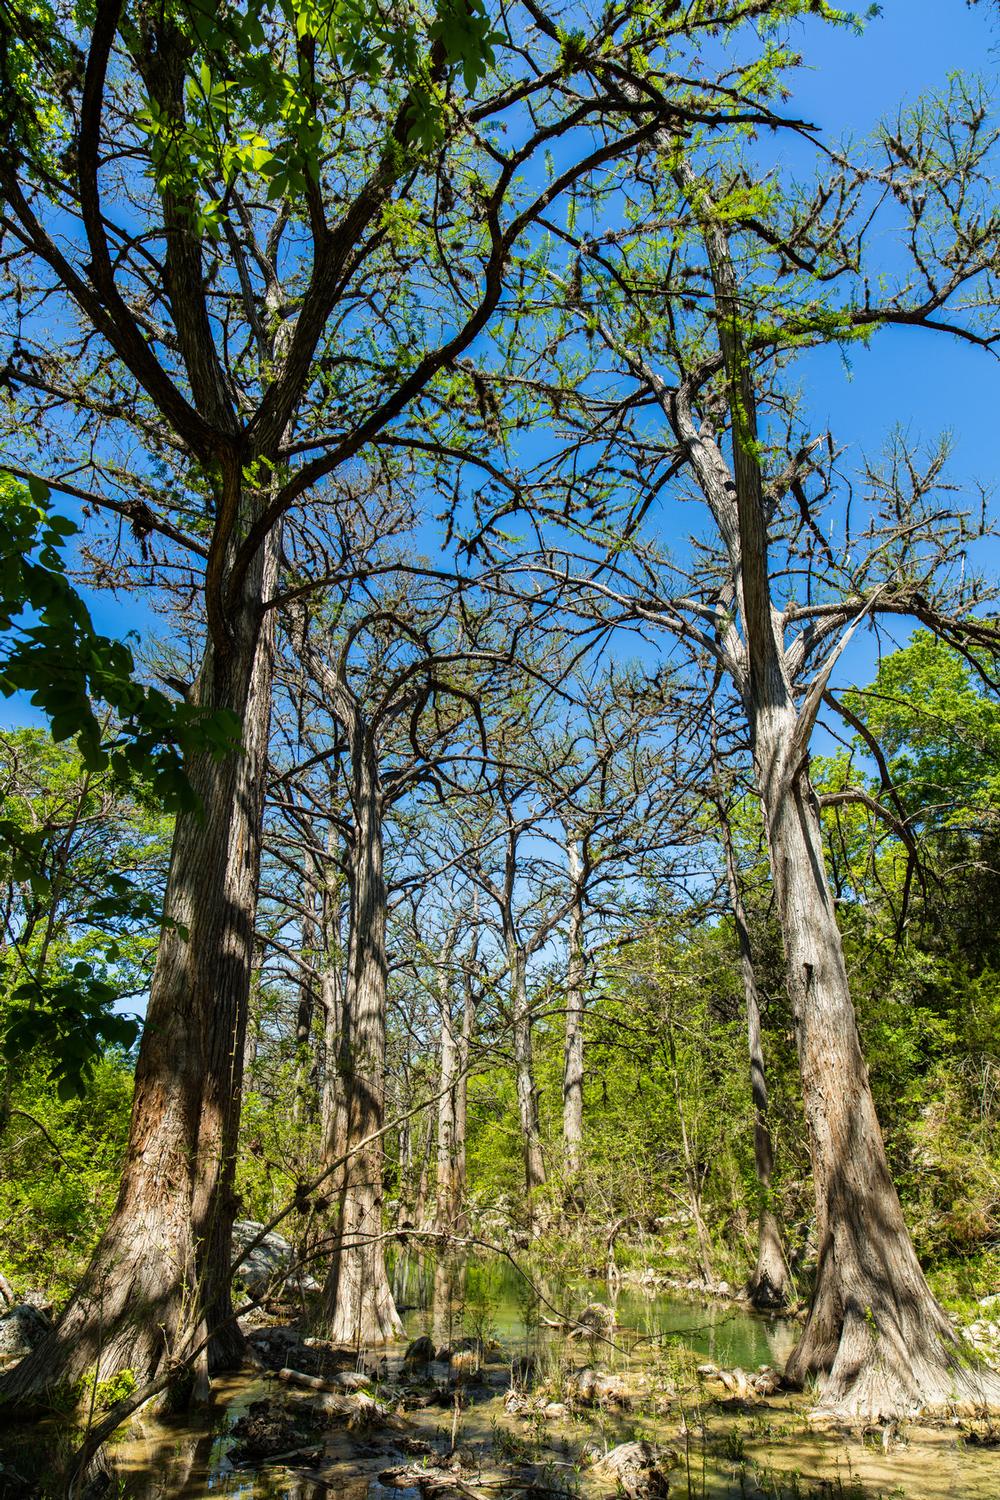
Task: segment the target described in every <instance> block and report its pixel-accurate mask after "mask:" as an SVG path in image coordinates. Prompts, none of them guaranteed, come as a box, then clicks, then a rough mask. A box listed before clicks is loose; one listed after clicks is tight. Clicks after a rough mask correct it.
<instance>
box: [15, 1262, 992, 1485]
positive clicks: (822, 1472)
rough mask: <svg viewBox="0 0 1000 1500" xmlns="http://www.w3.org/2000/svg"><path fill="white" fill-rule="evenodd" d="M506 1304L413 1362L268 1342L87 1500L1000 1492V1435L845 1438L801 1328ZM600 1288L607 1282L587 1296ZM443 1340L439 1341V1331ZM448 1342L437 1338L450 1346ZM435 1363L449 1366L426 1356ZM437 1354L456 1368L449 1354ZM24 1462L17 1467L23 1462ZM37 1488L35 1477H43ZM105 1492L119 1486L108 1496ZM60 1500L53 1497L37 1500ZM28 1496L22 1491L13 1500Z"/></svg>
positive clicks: (647, 1302)
mask: <svg viewBox="0 0 1000 1500" xmlns="http://www.w3.org/2000/svg"><path fill="white" fill-rule="evenodd" d="M504 1290H505V1291H506V1292H507V1293H508V1295H503V1294H501V1295H499V1296H497V1295H494V1297H493V1299H492V1301H491V1303H490V1306H489V1310H488V1313H487V1312H486V1311H484V1305H483V1301H482V1299H480V1300H479V1301H476V1299H475V1298H474V1299H473V1300H472V1302H471V1303H470V1302H468V1301H465V1300H463V1302H462V1303H461V1304H460V1305H456V1306H452V1307H451V1308H449V1309H447V1310H445V1311H444V1313H443V1312H442V1309H441V1307H440V1306H439V1307H438V1308H437V1310H436V1316H435V1310H434V1309H433V1308H432V1307H430V1306H427V1307H425V1308H422V1309H421V1308H414V1309H411V1310H410V1311H409V1312H408V1313H407V1316H406V1321H407V1332H408V1334H409V1335H410V1336H411V1346H410V1348H411V1354H410V1357H409V1358H407V1356H406V1347H405V1346H399V1347H396V1348H393V1349H390V1350H388V1351H386V1353H385V1354H384V1355H383V1354H380V1355H379V1356H378V1357H377V1358H375V1357H373V1356H371V1355H368V1356H359V1355H358V1354H357V1353H356V1352H354V1351H347V1350H343V1349H337V1348H335V1347H334V1346H332V1345H329V1344H327V1343H325V1341H323V1340H321V1339H306V1338H305V1336H304V1335H303V1334H302V1333H300V1332H299V1331H298V1329H297V1328H296V1327H295V1326H293V1325H292V1324H290V1323H287V1322H281V1321H275V1322H271V1323H269V1324H266V1325H264V1326H260V1327H258V1328H256V1329H254V1330H253V1332H252V1341H253V1345H254V1348H255V1352H256V1357H257V1358H258V1360H259V1361H260V1363H261V1365H263V1366H265V1367H267V1368H263V1369H261V1370H259V1371H258V1372H256V1373H255V1374H253V1375H252V1376H243V1377H236V1378H231V1379H227V1380H225V1381H218V1382H215V1384H214V1390H213V1405H212V1407H211V1409H210V1410H209V1412H208V1413H204V1412H202V1413H200V1414H198V1415H188V1416H184V1417H181V1418H172V1419H169V1420H168V1419H163V1418H160V1417H155V1416H152V1415H149V1414H148V1413H143V1414H140V1416H139V1417H138V1418H136V1419H134V1420H133V1421H132V1423H131V1424H130V1425H129V1426H128V1427H127V1428H126V1429H124V1430H123V1431H122V1432H121V1433H120V1434H119V1436H118V1438H117V1439H116V1440H115V1441H114V1443H113V1444H112V1445H110V1447H109V1449H108V1450H107V1451H106V1462H105V1464H104V1466H103V1471H102V1474H98V1475H96V1476H95V1483H94V1485H93V1487H92V1494H93V1496H95V1497H96V1496H97V1495H98V1494H101V1493H103V1494H106V1495H109V1496H110V1495H114V1496H116V1497H129V1500H167V1497H170V1500H196V1497H199V1500H200V1497H206V1496H209V1495H211V1496H213V1497H214V1496H220V1497H223V1496H224V1497H227V1500H231V1497H239V1500H278V1497H281V1500H326V1497H328V1496H331V1495H338V1496H340V1497H342V1500H574V1497H579V1500H605V1497H609V1496H616V1495H617V1496H625V1497H627V1500H664V1497H666V1496H668V1495H669V1496H673V1497H677V1496H681V1497H686V1500H694V1497H701V1500H736V1497H740V1500H748V1497H756V1500H763V1497H768V1500H819V1497H824V1500H827V1497H831V1500H890V1497H891V1500H955V1497H968V1500H995V1497H996V1496H997V1495H998V1494H1000V1427H998V1428H996V1429H992V1428H990V1427H989V1426H988V1425H984V1424H983V1423H976V1422H975V1421H973V1420H969V1419H955V1421H954V1422H953V1423H952V1424H951V1425H944V1424H941V1425H936V1426H932V1425H924V1424H920V1423H909V1424H906V1425H896V1426H892V1427H890V1428H882V1427H875V1428H871V1429H868V1430H866V1431H856V1430H855V1431H847V1430H845V1429H841V1428H837V1427H834V1426H831V1425H829V1424H820V1423H817V1422H816V1421H814V1420H813V1419H812V1418H811V1416H810V1406H811V1404H812V1403H811V1402H810V1398H809V1393H808V1392H807V1393H805V1394H800V1395H792V1394H789V1393H786V1392H783V1391H781V1389H780V1383H779V1380H778V1377H777V1375H776V1373H775V1371H776V1369H778V1368H780V1365H781V1362H782V1358H783V1354H784V1352H785V1351H786V1349H787V1346H788V1344H789V1341H790V1340H791V1339H793V1338H794V1333H795V1325H794V1324H791V1323H789V1322H788V1321H787V1320H784V1319H775V1318H762V1317H758V1316H755V1315H753V1314H752V1313H749V1312H748V1311H746V1310H745V1309H742V1308H738V1307H726V1306H725V1305H723V1304H722V1303H720V1302H718V1301H715V1302H712V1303H707V1304H705V1303H702V1304H698V1303H696V1302H693V1301H690V1300H689V1301H680V1300H678V1299H677V1298H676V1297H664V1296H662V1295H660V1296H655V1297H648V1296H644V1295H643V1294H642V1293H641V1292H639V1291H636V1290H631V1289H627V1288H626V1289H623V1291H622V1293H621V1294H620V1296H619V1299H618V1303H617V1308H616V1313H617V1321H616V1324H615V1326H614V1328H613V1329H611V1330H610V1331H609V1332H608V1333H607V1334H606V1335H604V1334H602V1333H600V1332H593V1333H591V1334H587V1335H586V1336H584V1337H582V1338H580V1337H576V1338H573V1337H567V1336H566V1334H565V1333H564V1332H560V1331H558V1330H556V1329H552V1328H547V1327H546V1326H545V1325H544V1324H543V1323H540V1322H539V1321H538V1320H537V1318H532V1317H531V1316H530V1315H529V1316H526V1315H525V1309H524V1307H523V1306H522V1307H518V1306H515V1305H513V1303H512V1300H511V1297H510V1295H509V1291H510V1287H509V1285H507V1286H506V1288H503V1289H502V1292H503V1291H504ZM591 1291H593V1289H591ZM435 1331H436V1332H437V1334H438V1337H433V1336H432V1335H433V1334H434V1333H435ZM442 1338H443V1339H444V1340H445V1342H444V1344H442V1342H441V1339H442ZM430 1355H433V1358H429V1357H428V1356H430ZM441 1356H443V1357H441ZM12 1459H14V1460H15V1461H16V1455H12ZM29 1472H32V1473H34V1474H38V1472H39V1470H38V1468H37V1466H36V1467H34V1468H33V1469H31V1470H29ZM102 1484H103V1489H102V1487H101V1486H102ZM28 1493H32V1494H35V1495H38V1496H45V1497H46V1500H47V1497H48V1496H50V1495H51V1496H55V1495H56V1494H57V1493H58V1491H57V1490H53V1489H51V1488H47V1487H45V1485H44V1483H43V1484H42V1485H41V1486H39V1487H36V1488H34V1489H33V1490H31V1491H26V1492H25V1494H28ZM18 1500H21V1497H20V1496H19V1497H18Z"/></svg>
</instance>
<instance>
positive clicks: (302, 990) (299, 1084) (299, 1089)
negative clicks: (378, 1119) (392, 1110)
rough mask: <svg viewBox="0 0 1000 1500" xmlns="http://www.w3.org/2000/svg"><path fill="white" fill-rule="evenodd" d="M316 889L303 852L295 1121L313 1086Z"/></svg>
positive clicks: (309, 858) (311, 861) (312, 867)
mask: <svg viewBox="0 0 1000 1500" xmlns="http://www.w3.org/2000/svg"><path fill="white" fill-rule="evenodd" d="M320 907H321V903H320V888H319V871H318V870H317V867H316V859H315V856H314V855H313V854H312V852H311V851H310V850H308V849H307V850H306V852H305V857H304V860H303V866H302V928H301V936H302V942H301V952H300V954H299V959H300V962H301V963H302V965H303V972H302V974H301V976H300V979H299V1003H298V1005H297V1007H296V1011H295V1101H294V1105H293V1109H294V1114H295V1118H296V1119H299V1118H300V1116H301V1114H302V1110H303V1105H304V1103H305V1100H306V1094H307V1092H308V1090H309V1088H310V1084H311V1083H315V1080H316V1074H317V1066H316V1062H317V1060H316V1056H315V1054H314V1052H313V1048H312V1032H313V1017H314V1015H315V1012H316V966H317V963H318V960H319V948H320V922H319V916H320Z"/></svg>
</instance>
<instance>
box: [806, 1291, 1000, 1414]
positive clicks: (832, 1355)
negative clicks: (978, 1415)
mask: <svg viewBox="0 0 1000 1500" xmlns="http://www.w3.org/2000/svg"><path fill="white" fill-rule="evenodd" d="M816 1310H817V1309H816V1308H815V1307H814V1311H813V1314H811V1315H810V1319H809V1322H808V1323H807V1324H806V1328H805V1331H804V1333H803V1335H802V1338H801V1339H800V1340H799V1342H798V1344H797V1345H796V1347H795V1349H794V1350H793V1351H792V1354H791V1356H790V1358H789V1361H788V1365H787V1368H786V1371H785V1375H786V1379H787V1380H788V1381H789V1382H790V1383H792V1384H794V1385H798V1386H801V1385H803V1384H804V1383H805V1381H806V1380H807V1379H809V1378H810V1377H814V1378H816V1379H817V1380H818V1384H819V1401H818V1404H817V1415H819V1416H828V1417H832V1418H837V1419H840V1420H846V1421H857V1422H879V1421H890V1420H895V1419H898V1418H901V1417H916V1416H920V1415H927V1416H930V1415H942V1414H944V1413H952V1412H954V1411H955V1410H956V1409H957V1410H969V1409H974V1410H983V1409H989V1408H1000V1374H998V1373H997V1372H996V1371H995V1370H993V1369H991V1368H990V1366H989V1365H987V1364H986V1363H985V1362H984V1361H983V1360H982V1359H981V1357H980V1356H979V1355H978V1354H976V1353H975V1351H974V1350H972V1349H970V1348H969V1347H968V1346H966V1345H965V1344H964V1343H963V1342H962V1340H961V1339H959V1338H958V1336H957V1335H956V1334H955V1332H954V1330H953V1329H952V1327H951V1325H950V1323H949V1322H948V1319H947V1317H946V1316H945V1314H944V1312H943V1311H942V1309H941V1308H939V1307H938V1305H937V1303H936V1302H935V1301H934V1300H933V1298H932V1297H931V1296H930V1293H929V1292H928V1293H927V1302H926V1303H925V1304H924V1305H923V1306H920V1305H919V1304H915V1305H914V1306H912V1307H911V1308H908V1309H906V1310H905V1311H903V1310H902V1306H901V1304H898V1303H897V1304H896V1306H895V1308H894V1309H893V1313H894V1315H893V1316H888V1315H887V1310H886V1309H885V1308H882V1309H880V1314H881V1315H880V1316H879V1315H876V1314H875V1313H873V1312H872V1310H871V1307H870V1306H869V1307H866V1308H863V1307H862V1306H861V1305H860V1303H859V1301H857V1300H854V1301H853V1302H852V1303H851V1304H850V1305H849V1306H848V1308H847V1311H846V1312H845V1314H844V1316H843V1319H842V1321H841V1324H840V1329H839V1336H837V1337H836V1340H835V1342H834V1340H833V1339H832V1338H831V1332H830V1327H829V1323H828V1322H825V1320H824V1319H823V1317H822V1316H820V1317H819V1318H816V1316H815V1313H816ZM820 1311H822V1310H820Z"/></svg>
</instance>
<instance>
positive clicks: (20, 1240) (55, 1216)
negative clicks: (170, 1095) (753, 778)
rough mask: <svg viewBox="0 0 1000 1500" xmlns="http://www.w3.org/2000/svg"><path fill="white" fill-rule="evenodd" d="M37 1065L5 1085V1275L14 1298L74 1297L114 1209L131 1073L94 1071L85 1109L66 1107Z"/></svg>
mask: <svg viewBox="0 0 1000 1500" xmlns="http://www.w3.org/2000/svg"><path fill="white" fill-rule="evenodd" d="M45 1074H46V1070H45V1067H44V1065H43V1064H42V1063H41V1062H36V1063H28V1064H24V1065H23V1066H22V1067H21V1068H20V1069H19V1071H18V1073H17V1074H16V1076H14V1077H11V1076H10V1075H8V1078H7V1080H6V1099H5V1103H4V1106H3V1107H2V1109H0V1223H2V1224H3V1225H4V1235H3V1249H2V1267H3V1271H4V1274H5V1275H6V1276H7V1278H8V1280H9V1281H10V1282H11V1283H12V1285H13V1286H14V1289H15V1291H16V1292H17V1293H18V1294H23V1293H24V1292H26V1291H29V1290H31V1289H33V1288H34V1289H39V1288H41V1289H44V1290H45V1291H46V1292H47V1293H48V1295H49V1296H50V1297H52V1298H53V1299H54V1300H55V1301H56V1302H59V1301H61V1300H62V1299H64V1298H65V1297H67V1296H68V1295H69V1293H70V1292H71V1291H72V1290H73V1288H74V1286H75V1285H76V1283H77V1281H78V1279H79V1276H80V1274H81V1272H82V1271H83V1269H84V1267H85V1266H86V1264H87V1261H88V1259H89V1257H90V1253H91V1250H92V1249H93V1245H94V1242H95V1240H96V1239H97V1236H98V1235H99V1234H100V1232H101V1230H102V1229H103V1227H104V1223H105V1221H106V1219H107V1217H108V1215H109V1214H110V1212H111V1209H112V1207H113V1205H114V1201H115V1197H116V1195H117V1192H118V1176H119V1172H120V1170H121V1163H122V1158H123V1155H124V1152H125V1146H126V1141H127V1138H128V1120H129V1109H130V1105H131V1098H132V1074H131V1070H130V1068H129V1066H128V1064H127V1062H126V1061H125V1059H123V1058H122V1057H121V1056H119V1055H114V1054H112V1055H110V1056H108V1057H107V1058H105V1059H103V1060H102V1061H99V1062H97V1063H96V1064H95V1065H94V1068H93V1071H92V1073H91V1077H90V1080H89V1085H88V1090H87V1097H86V1099H85V1100H84V1099H79V1098H72V1099H60V1098H59V1097H58V1095H57V1092H56V1090H55V1088H54V1087H53V1085H52V1084H51V1083H50V1082H49V1080H48V1079H47V1078H46V1076H45Z"/></svg>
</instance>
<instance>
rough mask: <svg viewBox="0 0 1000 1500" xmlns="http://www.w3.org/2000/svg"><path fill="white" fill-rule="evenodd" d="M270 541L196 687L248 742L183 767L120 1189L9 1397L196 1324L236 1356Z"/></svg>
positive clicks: (190, 1330)
mask: <svg viewBox="0 0 1000 1500" xmlns="http://www.w3.org/2000/svg"><path fill="white" fill-rule="evenodd" d="M279 546H280V542H279V537H278V534H277V532H274V533H272V534H271V537H270V538H269V540H268V541H267V543H266V544H265V546H264V547H263V548H262V549H261V551H260V552H259V553H258V556H257V559H256V562H255V564H254V565H253V567H252V569H251V570H250V573H249V575H248V577H247V580H246V584H245V588H244V595H243V599H242V602H241V605H240V607H239V608H238V609H235V610H234V611H233V613H232V616H231V618H230V629H231V644H230V647H229V649H228V651H227V652H226V654H225V655H222V656H220V655H219V654H218V653H217V650H216V647H215V646H214V645H213V644H212V643H211V642H210V643H209V645H208V647H207V649H206V654H205V658H204V662H203V664H202V668H201V671H200V673H199V676H198V680H197V683H196V684H195V688H194V692H193V698H194V701H196V702H197V703H198V704H200V705H202V706H205V707H209V708H213V709H220V708H226V709H229V710H230V711H231V712H233V713H234V714H235V715H236V716H237V718H238V719H239V721H240V723H241V724H242V725H243V748H242V750H241V751H240V752H238V753H236V754H230V755H226V756H225V757H223V758H222V759H218V760H216V759H214V758H213V757H212V756H210V755H202V756H198V757H197V758H194V759H192V760H191V762H190V763H189V765H188V766H187V772H188V777H189V780H190V782H191V785H192V787H193V788H194V790H195V791H196V792H197V794H198V797H199V799H200V803H201V811H200V813H199V814H191V813H187V814H182V815H181V816H179V817H178V819H177V822H176V825H175V829H174V839H173V848H172V851H171V859H170V870H169V873H168V877H167V890H166V898H165V903H164V910H165V917H166V925H165V926H164V929H163V934H162V937H161V940H160V946H159V951H158V954H157V961H156V968H155V970H154V973H153V979H152V983H151V986H150V995H149V1004H148V1006H147V1010H146V1021H145V1026H144V1028H143V1035H142V1043H141V1046H140V1049H139V1058H138V1063H137V1066H136V1076H135V1092H134V1096H133V1103H132V1115H131V1122H130V1127H129V1142H128V1150H127V1153H126V1158H125V1165H124V1168H123V1171H122V1179H121V1185H120V1188H119V1193H118V1199H117V1202H116V1204H115V1208H114V1211H113V1213H112V1216H111V1219H110V1221H109V1223H108V1225H107V1228H106V1229H105V1231H104V1233H103V1235H102V1236H101V1239H100V1241H99V1243H98V1245H97V1248H96V1249H95V1251H94V1254H93V1257H92V1259H91V1263H90V1266H89V1268H88V1270H87V1272H86V1274H85V1275H84V1278H83V1280H82V1282H81V1285H80V1287H79V1289H78V1290H77V1292H76V1293H75V1295H74V1296H73V1298H72V1300H71V1301H70V1303H69V1306H68V1307H67V1309H66V1311H65V1313H64V1314H63V1316H62V1318H61V1319H60V1322H59V1325H58V1328H57V1329H56V1330H55V1331H54V1333H52V1334H50V1335H49V1336H48V1337H47V1338H46V1339H44V1340H43V1341H42V1343H41V1344H39V1345H38V1347H37V1348H36V1349H35V1350H34V1351H33V1352H32V1353H31V1354H30V1355H29V1356H28V1357H27V1358H26V1359H25V1360H23V1361H22V1362H21V1364H20V1365H18V1366H17V1367H16V1369H15V1370H14V1371H13V1372H11V1374H9V1375H8V1376H7V1377H6V1378H5V1380H4V1381H3V1385H2V1397H3V1398H4V1399H21V1398H25V1397H29V1396H31V1395H34V1394H37V1393H40V1392H42V1391H45V1390H50V1389H52V1388H53V1387H54V1386H57V1385H60V1384H62V1383H64V1382H66V1381H69V1380H73V1379H75V1378H76V1377H78V1376H79V1375H80V1374H82V1373H83V1372H85V1371H86V1370H88V1369H91V1368H96V1370H97V1373H98V1376H99V1378H101V1379H106V1378H108V1377H110V1376H111V1375H114V1374H115V1373H116V1372H117V1371H120V1370H124V1369H129V1370H131V1371H133V1372H134V1374H135V1377H136V1379H137V1380H138V1381H139V1382H140V1383H142V1382H143V1381H145V1380H147V1379H149V1378H150V1377H151V1376H153V1375H154V1374H155V1373H156V1371H157V1369H158V1368H159V1366H160V1365H161V1363H162V1361H163V1360H164V1359H165V1358H171V1359H174V1358H180V1357H183V1356H184V1355H185V1354H187V1353H188V1352H189V1351H191V1350H192V1349H193V1348H194V1347H197V1345H198V1344H199V1343H201V1341H202V1340H203V1339H204V1338H206V1336H207V1337H208V1344H207V1349H206V1356H205V1357H203V1359H202V1361H201V1365H202V1373H203V1374H204V1372H205V1367H206V1366H207V1369H208V1370H209V1371H211V1370H217V1369H221V1368H226V1367H231V1366H234V1365H237V1364H238V1363H239V1362H240V1361H241V1359H242V1355H243V1348H244V1345H243V1337H242V1334H241V1333H240V1330H239V1328H238V1327H237V1325H236V1323H235V1321H234V1320H233V1319H232V1317H231V1312H232V1303H231V1296H230V1276H229V1267H230V1264H231V1241H232V1225H233V1219H234V1217H235V1213H236V1209H237V1199H236V1196H235V1192H234V1188H233V1180H234V1167H235V1152H236V1135H237V1129H238V1126H239V1118H240V1105H241V1090H242V1082H243V1063H244V1056H245V1042H246V1025H247V1007H248V998H249V990H250V974H251V964H252V958H253V944H254V921H255V915H256V902H257V886H258V877H259V868H260V835H261V818H262V811H263V800H264V785H265V774H264V773H265V767H266V758H267V742H268V734H269V725H270V710H271V682H272V674H273V622H274V615H273V612H271V611H268V612H265V613H263V615H262V611H261V601H262V600H263V599H264V598H266V597H268V596H269V595H270V593H271V592H272V591H273V586H274V582H275V579H276V575H277V560H278V555H279ZM262 619H263V622H264V623H263V625H262Z"/></svg>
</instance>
